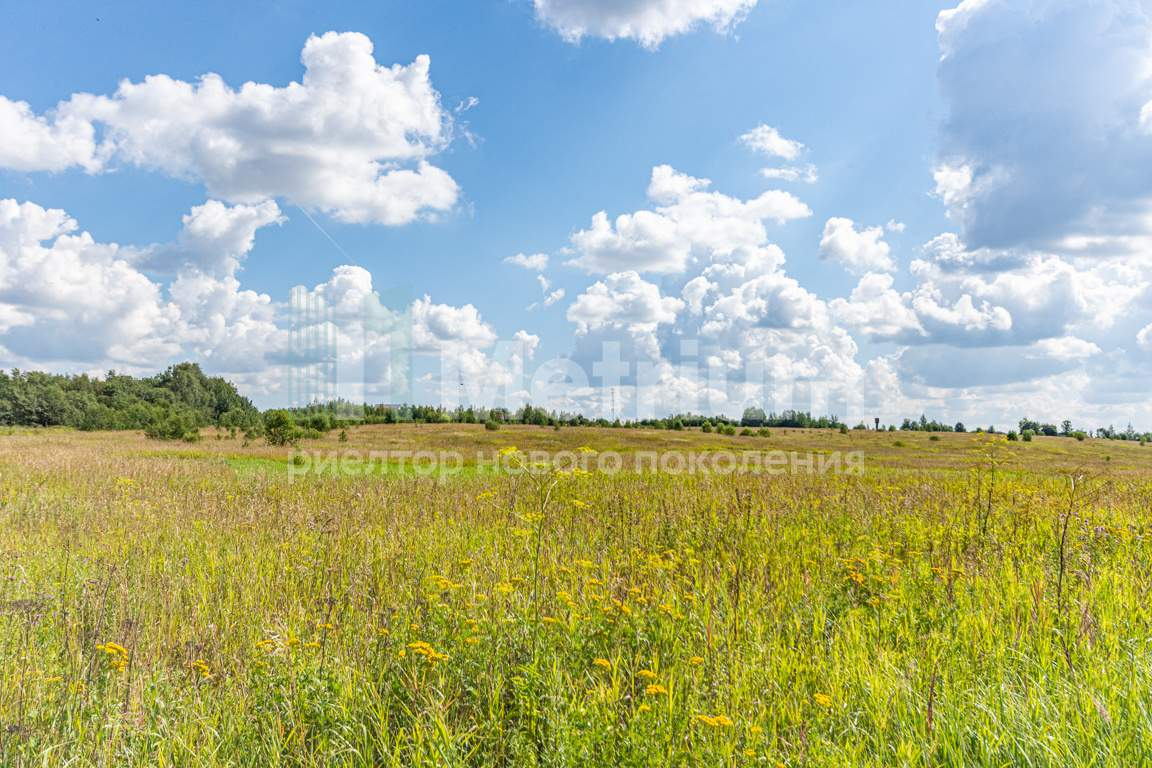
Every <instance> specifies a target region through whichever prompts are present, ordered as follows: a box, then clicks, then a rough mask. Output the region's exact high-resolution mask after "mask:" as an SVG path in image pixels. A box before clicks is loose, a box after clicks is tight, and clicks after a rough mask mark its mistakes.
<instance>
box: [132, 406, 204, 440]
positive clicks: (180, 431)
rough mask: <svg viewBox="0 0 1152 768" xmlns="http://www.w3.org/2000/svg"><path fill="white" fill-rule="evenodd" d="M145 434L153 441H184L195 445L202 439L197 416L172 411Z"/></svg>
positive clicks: (152, 425)
mask: <svg viewBox="0 0 1152 768" xmlns="http://www.w3.org/2000/svg"><path fill="white" fill-rule="evenodd" d="M144 434H145V435H147V436H148V437H150V438H152V439H153V440H183V441H184V442H186V443H194V442H196V441H197V440H199V439H200V429H199V427H198V426H197V424H196V416H195V414H192V413H189V412H187V411H172V412H170V413H168V415H167V416H165V417H164V418H162V419H160V420H159V421H157V422H155V423H153V424H151V425H149V426H148V428H147V429H145V430H144Z"/></svg>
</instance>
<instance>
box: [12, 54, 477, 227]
mask: <svg viewBox="0 0 1152 768" xmlns="http://www.w3.org/2000/svg"><path fill="white" fill-rule="evenodd" d="M301 61H302V62H303V64H304V76H303V78H302V79H301V81H300V82H293V83H289V84H288V85H286V86H283V87H278V86H274V85H269V84H265V83H253V82H249V83H244V84H243V85H241V86H240V87H239V88H233V87H231V86H229V85H228V84H227V83H225V82H224V80H223V79H222V78H221V77H220V76H219V75H215V74H207V75H204V76H203V77H201V78H200V79H199V80H197V81H195V82H186V81H182V80H177V79H175V78H172V77H170V76H168V75H163V74H160V75H151V76H149V77H146V78H144V80H143V81H141V82H131V81H127V80H125V81H124V82H122V83H121V84H120V86H119V87H118V88H117V90H116V91H115V92H114V93H113V94H111V95H109V96H99V95H92V94H86V93H78V94H74V95H73V96H72V97H70V98H69V99H67V100H65V101H63V102H61V103H60V104H59V105H58V106H57V107H56V108H55V109H54V110H52V111H51V112H50V113H49V114H47V115H35V114H33V113H32V112H31V111H30V110H29V109H28V106H27V105H26V104H23V103H20V102H12V101H9V100H7V99H5V98H4V97H0V166H2V167H8V168H15V169H18V170H27V171H32V170H63V169H65V168H68V167H70V166H79V167H81V168H83V169H84V170H86V171H89V172H93V173H96V172H101V171H106V170H109V169H112V168H114V167H115V166H116V164H118V163H123V164H128V165H134V166H138V167H141V168H147V169H150V170H156V171H159V172H162V173H165V174H168V175H170V176H174V177H177V178H183V179H189V180H193V181H198V182H201V183H203V184H204V185H205V187H206V188H207V190H208V193H209V194H210V195H212V196H213V197H217V198H221V199H223V200H226V201H229V202H234V203H245V204H255V203H259V202H262V201H264V200H267V199H271V198H279V199H283V200H285V201H287V202H289V203H291V204H294V205H299V206H302V207H304V208H307V209H311V210H315V211H322V212H325V213H328V214H330V215H332V216H334V217H336V218H338V219H340V220H342V221H348V222H363V223H379V224H387V225H400V224H406V223H408V222H410V221H412V220H414V219H416V218H418V217H420V216H428V215H435V214H436V213H439V212H443V211H447V210H449V209H450V208H452V207H453V206H454V205H455V203H456V200H457V197H458V194H459V190H458V187H457V184H456V182H455V181H454V180H453V179H452V177H451V176H449V175H448V174H447V173H446V172H445V171H443V170H442V169H440V168H438V167H436V166H435V165H433V164H432V163H431V162H430V161H431V158H432V157H433V156H434V155H436V154H437V153H438V152H440V151H441V150H442V149H444V147H445V146H446V145H447V144H448V142H449V140H450V138H451V125H452V124H451V119H450V117H449V116H448V114H447V113H446V112H445V110H444V109H443V108H442V107H441V104H440V97H439V94H438V93H437V92H436V90H435V89H434V88H433V86H432V82H431V80H430V78H429V68H430V60H429V58H428V57H427V56H423V55H421V56H418V57H416V59H415V61H413V62H412V63H411V64H407V65H400V64H397V65H393V66H390V67H389V66H382V65H380V64H378V63H377V62H376V59H375V58H374V56H373V46H372V41H371V40H369V39H368V37H367V36H365V35H362V34H359V33H355V32H350V33H335V32H328V33H326V34H324V35H321V36H312V37H310V38H308V41H307V42H306V43H305V44H304V50H303V53H302V54H301ZM97 135H99V136H100V138H99V140H97V138H96V136H97Z"/></svg>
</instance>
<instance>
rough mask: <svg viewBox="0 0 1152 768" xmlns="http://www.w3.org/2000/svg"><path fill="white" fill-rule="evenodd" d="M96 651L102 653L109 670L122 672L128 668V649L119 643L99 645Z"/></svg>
mask: <svg viewBox="0 0 1152 768" xmlns="http://www.w3.org/2000/svg"><path fill="white" fill-rule="evenodd" d="M96 650H98V651H103V652H104V656H105V658H106V659H107V661H108V667H109V668H110V669H114V670H116V671H117V672H123V671H124V670H125V669H127V668H128V649H127V648H125V647H124V646H122V645H120V644H119V643H101V644H99V645H97V646H96Z"/></svg>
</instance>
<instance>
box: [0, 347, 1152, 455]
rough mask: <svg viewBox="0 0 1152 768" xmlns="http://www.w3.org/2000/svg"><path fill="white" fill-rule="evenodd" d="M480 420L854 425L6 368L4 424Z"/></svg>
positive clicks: (242, 428)
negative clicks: (574, 409) (376, 398)
mask: <svg viewBox="0 0 1152 768" xmlns="http://www.w3.org/2000/svg"><path fill="white" fill-rule="evenodd" d="M412 423H417V424H429V423H465V424H468V423H476V424H484V425H485V427H486V428H487V429H489V430H497V429H499V428H500V427H501V426H502V425H504V424H526V425H535V426H540V427H552V428H554V429H559V428H561V427H574V426H595V427H616V428H622V429H626V428H644V429H670V430H683V429H700V430H702V431H704V432H716V433H718V434H728V435H736V434H741V435H745V436H751V435H759V436H767V435H768V434H770V432H769V430H770V429H772V428H784V429H788V428H794V429H834V430H838V431H840V432H848V431H850V429H849V426H848V425H847V424H845V423H844V422H842V421H841V420H840V419H839V418H837V417H836V416H813V415H811V414H810V413H807V412H802V411H784V412H782V413H766V412H765V411H764V410H763V409H761V408H758V407H749V408H747V409H745V411H744V413H743V415H742V417H741V418H740V419H732V418H728V417H726V416H703V415H695V414H680V415H674V416H668V417H665V418H651V419H639V420H620V419H605V418H588V417H586V416H584V415H583V414H580V413H567V412H556V411H548V410H545V409H543V408H539V407H535V406H532V405H530V404H528V405H524V406H523V407H521V408H519V409H515V410H511V409H506V408H482V407H471V406H461V407H458V408H454V409H448V408H443V407H440V406H430V405H408V404H403V405H393V404H386V405H370V404H355V403H350V402H348V401H345V400H335V401H332V402H328V403H323V404H313V405H310V406H307V407H304V408H292V409H275V410H270V411H265V412H261V411H260V410H259V409H257V408H256V406H255V405H253V403H252V401H251V400H249V399H248V398H247V397H244V396H243V395H241V394H240V393H239V391H238V390H237V389H236V386H235V385H234V384H233V383H232V382H230V381H228V380H227V379H224V378H222V377H219V376H208V375H206V374H205V373H204V372H203V371H202V370H201V368H200V366H199V365H197V364H196V363H179V364H177V365H173V366H171V367H169V368H168V369H166V370H165V371H163V372H162V373H159V374H157V375H155V376H147V377H134V376H129V375H126V374H121V373H116V372H115V371H110V372H109V373H108V374H107V375H106V376H104V377H103V378H100V377H93V376H88V375H87V374H79V375H67V374H53V373H44V372H39V371H20V370H13V371H11V372H5V371H0V426H6V427H69V428H72V429H77V430H83V431H97V430H137V431H143V432H144V433H145V434H147V435H148V436H149V437H152V438H156V439H160V440H185V441H195V440H197V439H199V437H200V432H201V430H202V429H205V428H209V427H214V428H216V429H218V430H221V431H222V432H225V433H227V434H228V435H229V436H231V437H238V436H239V435H243V436H244V438H245V439H246V440H253V439H259V438H263V439H264V440H266V441H267V442H269V443H272V444H275V445H286V444H295V443H296V442H298V441H299V440H301V439H307V438H312V437H319V436H320V435H322V434H324V433H326V432H329V431H331V430H334V429H343V428H345V427H347V426H351V425H353V424H412ZM851 429H852V430H865V429H871V430H882V431H891V432H895V431H897V430H899V431H915V432H932V433H937V432H968V431H972V432H986V433H992V434H1004V435H1006V436H1007V438H1008V439H1009V440H1023V441H1029V440H1031V439H1032V438H1033V437H1036V436H1048V437H1067V438H1074V439H1077V440H1084V439H1087V438H1089V437H1096V438H1100V439H1111V440H1132V441H1138V442H1140V443H1141V444H1142V445H1143V444H1147V443H1149V442H1152V433H1149V432H1143V433H1141V432H1137V431H1136V430H1135V429H1133V427H1132V426H1131V425H1129V426H1128V427H1127V428H1126V429H1123V430H1118V429H1115V428H1114V427H1111V426H1109V427H1102V428H1097V429H1096V430H1094V431H1092V432H1088V431H1085V430H1081V429H1078V428H1075V427H1074V426H1073V424H1072V422H1071V421H1070V420H1064V421H1062V422H1061V423H1060V424H1059V425H1056V424H1050V423H1044V422H1038V421H1034V420H1031V419H1021V420H1020V421H1019V422H1018V425H1017V428H1013V429H1009V430H1007V431H1006V432H1000V431H998V430H997V429H996V427H995V426H992V425H990V426H988V427H976V428H974V429H969V428H968V427H966V426H965V425H964V424H963V423H959V422H958V423H956V424H947V423H942V422H938V421H935V420H930V419H928V418H927V416H923V415H922V416H921V417H920V418H919V419H907V418H906V419H904V420H903V421H902V423H901V424H899V425H896V424H889V425H882V424H880V422H879V420H874V421H873V423H872V424H865V423H864V422H860V423H858V424H856V425H855V426H854V427H852V428H851Z"/></svg>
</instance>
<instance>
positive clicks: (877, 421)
mask: <svg viewBox="0 0 1152 768" xmlns="http://www.w3.org/2000/svg"><path fill="white" fill-rule="evenodd" d="M876 431H877V432H879V431H880V417H879V416H877V417H876Z"/></svg>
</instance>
